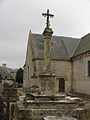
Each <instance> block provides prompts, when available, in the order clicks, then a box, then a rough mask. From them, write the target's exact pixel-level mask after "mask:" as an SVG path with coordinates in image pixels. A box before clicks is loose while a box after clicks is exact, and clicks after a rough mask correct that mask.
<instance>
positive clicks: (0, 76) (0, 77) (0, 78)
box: [0, 73, 2, 83]
mask: <svg viewBox="0 0 90 120" xmlns="http://www.w3.org/2000/svg"><path fill="white" fill-rule="evenodd" d="M1 82H2V75H1V73H0V83H1Z"/></svg>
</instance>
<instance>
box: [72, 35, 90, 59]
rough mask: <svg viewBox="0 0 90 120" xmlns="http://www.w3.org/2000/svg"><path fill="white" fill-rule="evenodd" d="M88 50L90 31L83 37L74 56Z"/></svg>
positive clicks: (89, 47)
mask: <svg viewBox="0 0 90 120" xmlns="http://www.w3.org/2000/svg"><path fill="white" fill-rule="evenodd" d="M88 51H90V33H89V34H87V35H86V36H84V37H82V38H81V41H80V43H79V44H78V46H77V48H76V50H75V52H74V54H73V56H72V57H75V56H78V55H81V54H83V53H85V52H88Z"/></svg>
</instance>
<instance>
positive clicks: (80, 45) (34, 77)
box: [23, 19, 90, 95]
mask: <svg viewBox="0 0 90 120" xmlns="http://www.w3.org/2000/svg"><path fill="white" fill-rule="evenodd" d="M47 20H48V19H47ZM47 27H48V26H47ZM46 31H47V30H46ZM46 31H45V30H44V32H43V34H34V33H32V32H31V31H30V33H29V38H28V45H27V53H26V62H25V65H24V82H23V87H24V88H26V89H28V88H31V87H33V86H38V87H39V86H40V85H39V84H40V80H39V79H40V75H41V73H42V70H44V68H45V62H46V64H48V65H47V66H46V68H47V69H46V71H48V70H49V73H50V71H52V73H53V75H55V81H54V84H55V85H54V87H55V92H56V93H60V92H66V93H68V92H71V91H75V92H78V93H83V94H88V95H90V33H89V34H87V35H86V36H84V37H82V38H80V39H77V38H71V37H65V36H53V35H52V33H53V31H52V30H51V31H49V32H51V33H50V35H51V36H50V35H47V34H48V33H46ZM45 37H47V39H48V40H49V39H50V38H51V40H49V41H45ZM46 54H47V55H46ZM45 55H46V56H47V61H45ZM49 58H50V59H49ZM47 62H48V63H47ZM48 67H50V69H48ZM42 84H44V83H42Z"/></svg>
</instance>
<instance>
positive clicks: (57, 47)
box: [32, 34, 80, 60]
mask: <svg viewBox="0 0 90 120" xmlns="http://www.w3.org/2000/svg"><path fill="white" fill-rule="evenodd" d="M32 40H33V43H34V49H35V55H34V57H35V58H39V59H42V58H43V55H44V54H43V50H44V38H43V35H41V34H32ZM79 41H80V39H76V38H70V37H62V36H52V39H51V59H56V60H70V57H71V56H72V54H73V52H74V49H75V48H76V46H77V44H78V42H79Z"/></svg>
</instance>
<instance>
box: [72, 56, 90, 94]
mask: <svg viewBox="0 0 90 120" xmlns="http://www.w3.org/2000/svg"><path fill="white" fill-rule="evenodd" d="M88 61H90V56H87V57H82V58H80V59H77V60H74V61H73V87H74V90H75V91H76V92H79V93H85V94H88V95H90V76H88Z"/></svg>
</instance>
